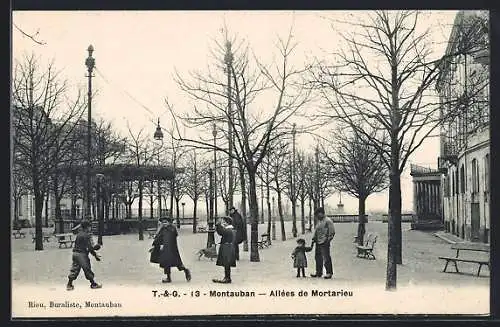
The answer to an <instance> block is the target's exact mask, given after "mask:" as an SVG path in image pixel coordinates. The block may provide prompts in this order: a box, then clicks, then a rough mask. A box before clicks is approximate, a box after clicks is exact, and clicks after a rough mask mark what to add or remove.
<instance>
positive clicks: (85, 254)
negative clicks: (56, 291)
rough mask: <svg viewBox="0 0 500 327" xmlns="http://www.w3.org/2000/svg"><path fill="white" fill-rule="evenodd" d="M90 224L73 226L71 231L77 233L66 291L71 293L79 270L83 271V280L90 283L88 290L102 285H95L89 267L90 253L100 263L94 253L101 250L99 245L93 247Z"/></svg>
mask: <svg viewBox="0 0 500 327" xmlns="http://www.w3.org/2000/svg"><path fill="white" fill-rule="evenodd" d="M89 228H90V222H88V221H82V222H81V223H80V224H78V225H77V226H75V227H74V228H73V229H72V231H73V232H76V231H77V232H78V233H77V235H76V239H75V245H74V247H73V254H72V263H71V269H70V273H69V276H68V284H67V285H66V289H67V290H68V291H72V290H74V289H75V287H74V286H73V281H74V280H75V279H77V278H78V275H79V274H80V270H81V269H83V273H84V274H85V278H87V280H88V281H90V288H92V289H96V288H101V287H102V285H100V284H97V283H96V282H95V280H94V272H93V271H92V267H91V265H90V258H89V253H91V254H92V255H93V256H94V257H95V259H96V260H97V261H101V257H100V256H99V255H98V254H97V253H96V252H95V251H97V250H99V249H100V248H101V246H100V245H99V244H96V245H94V242H93V241H92V235H90V233H89Z"/></svg>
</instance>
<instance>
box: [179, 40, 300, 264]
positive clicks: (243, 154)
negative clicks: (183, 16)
mask: <svg viewBox="0 0 500 327" xmlns="http://www.w3.org/2000/svg"><path fill="white" fill-rule="evenodd" d="M225 41H226V44H225V45H224V46H223V45H220V44H217V45H218V46H219V47H218V51H219V53H218V54H216V58H217V62H216V64H218V68H219V70H217V71H215V72H213V71H212V70H211V69H209V70H208V73H206V74H202V73H198V72H194V73H192V74H191V76H190V79H191V80H192V81H188V80H187V79H186V78H183V77H181V76H180V75H179V74H178V75H177V83H178V84H179V86H180V88H181V89H182V90H183V91H185V92H186V93H187V94H189V95H190V96H192V97H193V98H194V99H195V101H197V103H204V104H205V105H206V108H204V109H202V108H201V107H199V106H196V107H195V109H194V114H193V115H191V116H187V117H183V118H184V122H186V123H187V124H188V125H190V126H191V127H204V128H205V129H206V128H207V127H211V126H212V124H213V123H214V122H217V123H219V124H220V125H222V126H228V124H229V126H231V127H232V131H233V136H234V143H235V144H234V149H233V150H234V151H229V149H228V148H227V147H222V146H215V145H214V144H211V142H210V141H208V139H206V140H203V139H202V140H194V139H187V138H185V137H182V136H181V135H179V137H178V138H179V139H182V140H185V141H188V142H189V143H190V144H194V145H196V146H198V147H203V148H206V149H214V148H215V149H216V150H217V151H219V152H223V153H226V154H228V155H229V156H231V157H232V158H233V159H235V160H237V161H238V162H239V164H240V165H241V166H242V167H243V168H244V169H245V170H246V172H247V175H248V183H249V186H250V187H249V191H250V192H249V203H250V216H251V248H250V251H251V253H250V261H252V262H257V261H260V259H259V251H258V247H257V241H258V218H259V212H258V203H257V190H256V187H257V185H256V178H255V177H256V174H257V169H258V167H259V165H260V164H261V163H262V160H263V159H264V158H265V157H266V156H267V154H268V152H269V144H271V143H272V142H273V141H274V140H276V139H279V138H281V137H282V136H283V135H287V134H289V133H290V130H291V129H290V126H287V121H288V119H289V118H290V117H291V116H293V115H294V114H295V113H296V112H297V111H298V110H299V109H300V108H301V107H302V106H303V105H304V104H305V103H306V102H307V100H308V96H309V91H308V90H305V89H304V88H303V87H302V85H303V84H302V81H301V75H302V73H303V72H304V69H296V68H293V67H291V64H290V59H291V56H292V53H293V51H294V48H295V44H294V42H293V41H292V35H291V33H290V34H289V35H288V38H287V39H285V40H283V39H280V40H279V42H278V43H279V45H278V50H279V52H280V55H281V57H280V59H281V60H280V62H279V63H276V64H274V65H272V66H266V65H264V64H262V63H261V62H260V61H259V60H258V59H257V58H256V56H255V55H254V56H253V58H252V60H251V59H250V56H249V53H250V52H249V50H248V48H243V49H242V50H239V48H237V49H236V51H235V52H233V54H234V60H233V61H232V63H231V64H230V65H229V69H230V71H231V77H232V89H231V90H232V92H226V89H227V84H226V82H225V80H226V77H227V76H223V75H221V74H220V73H221V72H222V71H223V69H222V68H223V67H227V66H226V63H223V62H222V60H221V58H223V57H224V56H223V55H224V54H225V52H226V47H230V46H231V45H232V44H233V43H234V42H230V41H229V40H228V38H227V37H226V38H225ZM252 65H253V66H254V67H255V68H252ZM299 81H300V83H299ZM264 95H265V96H266V97H267V99H269V98H271V99H272V98H273V97H274V103H273V107H272V109H271V110H266V111H261V112H259V111H258V110H257V108H255V107H256V106H257V105H256V103H255V99H256V98H257V97H260V96H264ZM228 97H229V98H230V99H231V101H230V102H231V103H233V104H234V106H235V110H234V112H233V110H232V109H231V108H228V105H227V103H228ZM267 103H269V100H267ZM171 112H172V113H174V110H171ZM218 132H220V133H218V134H219V135H222V136H223V139H224V140H227V138H228V135H227V131H225V130H223V129H222V130H220V131H218ZM179 134H180V133H179ZM219 144H220V143H219Z"/></svg>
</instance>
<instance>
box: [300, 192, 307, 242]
mask: <svg viewBox="0 0 500 327" xmlns="http://www.w3.org/2000/svg"><path fill="white" fill-rule="evenodd" d="M305 206H306V199H305V198H304V197H302V198H301V199H300V229H301V233H302V235H304V234H305V233H306V213H305V210H306V208H305Z"/></svg>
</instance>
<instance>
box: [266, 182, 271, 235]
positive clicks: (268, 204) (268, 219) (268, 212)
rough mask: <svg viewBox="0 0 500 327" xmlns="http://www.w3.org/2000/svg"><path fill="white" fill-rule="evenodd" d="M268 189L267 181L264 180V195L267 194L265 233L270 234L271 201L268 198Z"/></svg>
mask: <svg viewBox="0 0 500 327" xmlns="http://www.w3.org/2000/svg"><path fill="white" fill-rule="evenodd" d="M270 193H271V192H270V190H269V183H267V181H266V195H267V234H268V235H271V219H272V212H271V202H270V201H269V199H270Z"/></svg>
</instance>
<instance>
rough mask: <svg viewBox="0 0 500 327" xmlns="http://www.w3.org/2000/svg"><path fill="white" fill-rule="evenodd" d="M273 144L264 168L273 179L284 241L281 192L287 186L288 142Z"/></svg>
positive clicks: (283, 239)
mask: <svg viewBox="0 0 500 327" xmlns="http://www.w3.org/2000/svg"><path fill="white" fill-rule="evenodd" d="M274 145H275V146H273V151H272V152H271V153H269V156H268V158H267V159H268V160H267V162H266V165H267V166H268V167H266V169H268V170H269V174H270V175H271V176H272V177H271V179H272V181H274V186H272V187H271V188H272V189H273V191H274V192H275V193H276V196H277V205H278V215H279V217H280V224H281V240H282V241H286V231H285V219H284V215H283V197H282V195H283V193H284V192H285V190H286V188H287V186H288V183H289V182H288V179H289V174H288V173H287V171H286V167H287V166H288V164H289V162H288V159H289V157H290V153H291V151H290V149H289V144H288V143H287V142H285V141H281V142H276V143H275V144H274Z"/></svg>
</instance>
